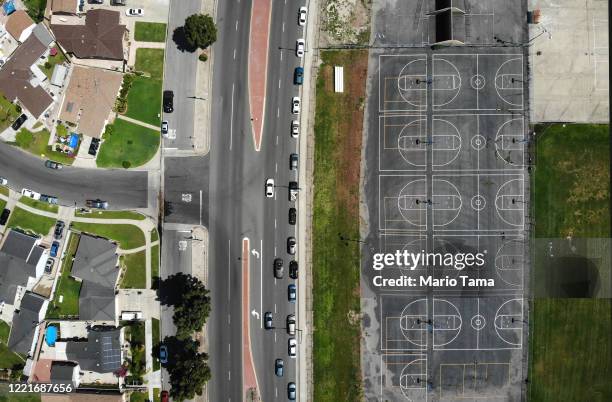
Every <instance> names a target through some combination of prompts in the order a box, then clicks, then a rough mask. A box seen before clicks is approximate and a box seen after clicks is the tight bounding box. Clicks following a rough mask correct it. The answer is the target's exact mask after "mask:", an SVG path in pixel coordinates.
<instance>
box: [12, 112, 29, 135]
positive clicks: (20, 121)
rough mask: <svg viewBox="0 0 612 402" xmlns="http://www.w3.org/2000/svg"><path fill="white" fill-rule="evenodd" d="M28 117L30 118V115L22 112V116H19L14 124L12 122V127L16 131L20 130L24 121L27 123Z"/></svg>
mask: <svg viewBox="0 0 612 402" xmlns="http://www.w3.org/2000/svg"><path fill="white" fill-rule="evenodd" d="M27 119H28V116H26V115H25V114H22V115H21V116H19V117H18V118H17V120H15V121H14V122H13V124H11V128H12V129H13V130H15V131H17V130H19V128H20V127H21V126H22V125H23V123H25V121H26V120H27Z"/></svg>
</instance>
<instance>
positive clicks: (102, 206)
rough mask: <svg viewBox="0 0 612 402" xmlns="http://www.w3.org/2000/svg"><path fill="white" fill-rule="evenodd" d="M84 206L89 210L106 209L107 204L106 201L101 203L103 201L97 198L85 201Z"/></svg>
mask: <svg viewBox="0 0 612 402" xmlns="http://www.w3.org/2000/svg"><path fill="white" fill-rule="evenodd" d="M85 204H86V205H87V206H88V207H89V208H97V209H108V202H107V201H103V200H101V199H99V198H97V199H95V200H87V201H85Z"/></svg>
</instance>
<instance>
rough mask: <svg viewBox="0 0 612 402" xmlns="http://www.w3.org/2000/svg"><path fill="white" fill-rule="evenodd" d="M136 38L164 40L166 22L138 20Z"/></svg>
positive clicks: (147, 40) (145, 40)
mask: <svg viewBox="0 0 612 402" xmlns="http://www.w3.org/2000/svg"><path fill="white" fill-rule="evenodd" d="M134 30H135V32H134V39H135V40H137V41H139V42H164V41H165V40H166V24H164V23H162V22H143V21H136V24H135V29H134Z"/></svg>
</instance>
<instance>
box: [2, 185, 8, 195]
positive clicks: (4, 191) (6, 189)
mask: <svg viewBox="0 0 612 402" xmlns="http://www.w3.org/2000/svg"><path fill="white" fill-rule="evenodd" d="M0 194H2V195H6V196H7V197H8V195H9V189H8V187H4V186H0Z"/></svg>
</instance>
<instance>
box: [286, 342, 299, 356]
mask: <svg viewBox="0 0 612 402" xmlns="http://www.w3.org/2000/svg"><path fill="white" fill-rule="evenodd" d="M287 346H288V348H287V351H288V352H289V357H291V358H292V359H295V357H296V356H297V341H296V340H295V338H289V341H288V342H287Z"/></svg>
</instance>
